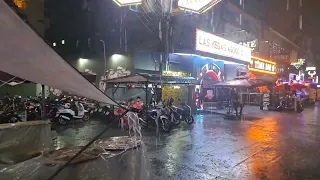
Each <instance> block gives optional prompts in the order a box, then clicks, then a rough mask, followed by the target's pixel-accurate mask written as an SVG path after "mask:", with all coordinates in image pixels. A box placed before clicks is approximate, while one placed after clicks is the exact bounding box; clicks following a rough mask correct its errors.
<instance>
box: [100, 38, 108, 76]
mask: <svg viewBox="0 0 320 180" xmlns="http://www.w3.org/2000/svg"><path fill="white" fill-rule="evenodd" d="M100 42H101V43H102V45H103V59H104V66H103V75H104V73H106V67H107V57H106V43H105V42H104V40H101V39H100Z"/></svg>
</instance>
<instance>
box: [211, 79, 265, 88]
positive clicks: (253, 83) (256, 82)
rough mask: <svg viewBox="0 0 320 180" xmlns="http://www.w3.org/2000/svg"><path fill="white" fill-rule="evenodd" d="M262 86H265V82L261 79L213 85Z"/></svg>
mask: <svg viewBox="0 0 320 180" xmlns="http://www.w3.org/2000/svg"><path fill="white" fill-rule="evenodd" d="M264 85H266V82H264V81H263V80H261V79H234V80H231V81H224V82H220V83H217V84H215V86H227V87H259V86H264Z"/></svg>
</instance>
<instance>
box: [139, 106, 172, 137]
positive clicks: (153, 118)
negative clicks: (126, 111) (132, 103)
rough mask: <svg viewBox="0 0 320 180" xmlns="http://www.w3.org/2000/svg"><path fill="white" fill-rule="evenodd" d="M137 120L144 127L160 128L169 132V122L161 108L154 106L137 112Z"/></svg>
mask: <svg viewBox="0 0 320 180" xmlns="http://www.w3.org/2000/svg"><path fill="white" fill-rule="evenodd" d="M139 121H140V122H141V126H142V127H144V128H147V129H148V128H150V127H153V128H160V129H161V130H162V131H164V132H170V130H171V122H170V119H169V118H168V116H167V114H166V112H165V110H164V109H163V108H155V109H150V110H147V111H146V112H141V113H139Z"/></svg>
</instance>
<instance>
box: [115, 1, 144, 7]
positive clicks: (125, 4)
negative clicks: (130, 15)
mask: <svg viewBox="0 0 320 180" xmlns="http://www.w3.org/2000/svg"><path fill="white" fill-rule="evenodd" d="M141 1H142V0H113V2H115V3H116V4H117V5H118V6H120V7H122V6H130V5H136V4H141Z"/></svg>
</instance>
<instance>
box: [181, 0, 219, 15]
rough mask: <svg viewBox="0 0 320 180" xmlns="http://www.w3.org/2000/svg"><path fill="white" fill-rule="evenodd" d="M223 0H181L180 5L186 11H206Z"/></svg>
mask: <svg viewBox="0 0 320 180" xmlns="http://www.w3.org/2000/svg"><path fill="white" fill-rule="evenodd" d="M220 1H222V0H179V1H178V6H179V8H180V9H182V10H184V11H191V12H195V13H198V14H201V13H204V12H206V11H207V10H209V9H211V8H212V7H213V6H215V5H216V4H218V3H219V2H220Z"/></svg>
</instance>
